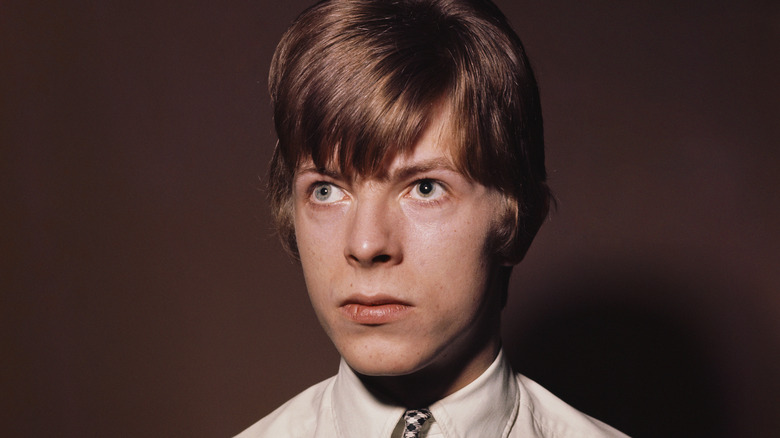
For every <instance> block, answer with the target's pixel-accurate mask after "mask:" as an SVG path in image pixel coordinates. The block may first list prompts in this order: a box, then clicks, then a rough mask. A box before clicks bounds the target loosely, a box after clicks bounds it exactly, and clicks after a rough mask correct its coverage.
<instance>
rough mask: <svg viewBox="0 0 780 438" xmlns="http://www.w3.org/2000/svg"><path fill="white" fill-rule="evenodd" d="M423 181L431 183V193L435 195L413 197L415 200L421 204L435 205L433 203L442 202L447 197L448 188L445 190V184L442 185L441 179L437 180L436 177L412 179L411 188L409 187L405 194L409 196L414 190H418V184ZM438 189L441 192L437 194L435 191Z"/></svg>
mask: <svg viewBox="0 0 780 438" xmlns="http://www.w3.org/2000/svg"><path fill="white" fill-rule="evenodd" d="M424 183H429V184H432V185H433V190H434V192H432V193H433V194H434V195H435V196H436V197H435V198H433V199H425V198H414V201H415V202H418V203H422V204H425V205H432V206H435V205H439V204H441V203H442V202H444V201H445V200H446V199H447V195H448V190H447V188H446V186H445V185H444V183H442V182H441V181H439V180H437V179H434V178H420V179H418V180H416V181H414V182H413V183H412V185H411V188H410V189H409V192H408V193H407V194H408V195H409V196H411V195H413V194H414V193H415V190H418V189H419V187H420V185H421V184H424ZM439 190H440V191H441V193H440V194H437V192H436V191H439Z"/></svg>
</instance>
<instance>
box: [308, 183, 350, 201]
mask: <svg viewBox="0 0 780 438" xmlns="http://www.w3.org/2000/svg"><path fill="white" fill-rule="evenodd" d="M344 196H345V195H344V191H343V190H341V189H340V188H338V187H336V186H335V185H333V184H331V183H327V182H318V183H315V184H314V186H313V187H312V193H311V198H312V201H314V202H316V203H318V204H330V203H333V202H337V201H340V200H342V199H344Z"/></svg>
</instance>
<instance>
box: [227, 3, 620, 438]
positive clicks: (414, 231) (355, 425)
mask: <svg viewBox="0 0 780 438" xmlns="http://www.w3.org/2000/svg"><path fill="white" fill-rule="evenodd" d="M270 91H271V97H272V101H273V105H274V117H275V123H276V131H277V134H278V137H279V143H278V146H277V149H276V151H275V154H274V157H273V161H272V164H271V173H270V191H271V199H272V204H273V209H274V213H275V217H276V221H277V226H278V229H279V232H280V234H281V236H282V239H283V241H284V242H285V244H286V246H287V248H288V249H289V250H290V252H291V253H292V254H293V255H295V256H296V257H299V258H300V261H301V265H302V267H303V273H304V277H305V280H306V285H307V288H308V290H309V295H310V298H311V302H312V304H313V306H314V309H315V311H316V313H317V316H318V318H319V320H320V322H321V323H322V326H323V327H324V329H325V331H326V332H327V334H328V336H329V337H330V338H331V340H332V341H333V343H334V344H335V346H336V348H337V349H338V351H339V353H340V354H341V356H342V358H343V359H342V362H341V366H340V369H339V372H338V375H337V376H335V377H333V378H331V379H329V380H326V381H324V382H322V383H320V384H317V385H315V386H313V387H311V388H309V389H308V390H306V391H304V392H303V393H301V394H300V395H298V396H297V397H295V398H293V399H292V400H290V401H289V402H288V403H286V404H285V405H283V406H282V407H280V408H279V409H277V410H276V411H275V412H273V413H272V414H270V415H269V416H268V417H266V418H264V419H262V420H261V421H260V422H258V423H257V424H255V425H254V426H252V427H250V428H249V429H248V430H246V431H245V432H244V433H242V434H241V435H239V436H240V437H242V438H244V437H347V438H369V437H382V438H386V437H387V438H389V437H402V436H403V437H418V436H419V437H433V436H444V437H521V436H522V437H537V436H538V437H569V436H582V437H585V436H587V437H602V436H605V437H607V436H609V437H612V436H623V435H622V434H620V433H619V432H617V431H615V430H613V429H611V428H610V427H609V426H606V425H604V424H603V423H600V422H598V421H597V420H594V419H592V418H590V417H588V416H586V415H584V414H582V413H580V412H578V411H576V410H575V409H573V408H571V407H569V406H568V405H566V404H565V403H563V402H562V401H560V400H558V399H557V398H555V397H554V396H553V395H551V394H550V393H548V392H547V391H546V390H544V389H543V388H541V387H540V386H539V385H537V384H536V383H534V382H532V381H530V380H529V379H527V378H525V377H523V376H521V375H516V374H514V373H513V372H512V371H511V368H510V366H509V364H508V363H507V361H506V359H505V358H504V356H503V354H502V353H501V340H500V337H499V327H500V324H499V321H500V315H501V310H502V308H503V307H504V304H505V301H506V293H507V284H508V279H509V275H510V273H511V269H512V266H513V265H514V264H516V263H518V262H519V261H520V260H521V259H522V258H523V256H524V255H525V253H526V250H527V249H528V247H529V245H530V244H531V241H532V239H533V237H534V235H535V234H536V232H537V230H538V229H539V226H540V225H541V223H542V222H543V220H544V219H545V217H546V215H547V211H548V204H549V199H550V194H549V190H548V188H547V185H546V183H545V178H546V176H545V168H544V150H543V149H544V144H543V136H542V117H541V108H540V104H539V96H538V91H537V86H536V82H535V79H534V76H533V73H532V71H531V68H530V66H529V64H528V59H527V58H526V56H525V53H524V51H523V48H522V44H521V42H520V40H519V38H518V37H517V35H516V34H515V33H514V32H513V31H512V30H511V28H510V27H509V25H508V24H507V22H506V19H505V18H504V16H503V15H502V14H501V12H500V11H499V10H498V9H497V8H496V7H495V6H494V5H493V4H492V3H490V2H489V1H487V0H397V1H387V0H331V1H324V2H321V3H318V4H317V5H315V6H314V7H312V8H311V9H309V10H307V11H305V12H304V13H303V14H302V15H301V16H300V17H299V18H298V19H297V20H296V21H295V23H294V24H293V25H292V27H291V28H290V29H289V30H288V31H287V33H286V34H285V35H284V37H283V39H282V41H281V43H280V44H279V47H278V48H277V50H276V54H275V55H274V59H273V64H272V67H271V74H270Z"/></svg>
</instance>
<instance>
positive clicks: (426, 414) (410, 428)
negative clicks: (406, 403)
mask: <svg viewBox="0 0 780 438" xmlns="http://www.w3.org/2000/svg"><path fill="white" fill-rule="evenodd" d="M429 418H431V411H429V410H427V409H410V410H408V411H406V412H404V422H405V423H406V425H405V426H404V438H418V436H419V434H420V429H422V426H423V423H425V421H426V420H428V419H429Z"/></svg>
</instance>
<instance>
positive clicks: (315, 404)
mask: <svg viewBox="0 0 780 438" xmlns="http://www.w3.org/2000/svg"><path fill="white" fill-rule="evenodd" d="M428 409H429V410H430V411H431V413H432V414H433V418H432V419H430V420H428V421H427V422H426V423H425V425H424V426H423V430H422V433H421V438H433V437H444V438H476V437H489V438H494V437H502V438H520V437H523V438H532V437H550V438H552V437H554V438H569V437H582V438H585V437H625V436H626V435H624V434H622V433H620V432H618V431H617V430H615V429H613V428H611V427H609V426H607V425H606V424H604V423H602V422H600V421H598V420H596V419H593V418H591V417H589V416H587V415H585V414H583V413H581V412H579V411H577V410H576V409H574V408H572V407H571V406H569V405H567V404H566V403H564V402H563V401H561V400H560V399H558V398H557V397H555V396H554V395H552V394H551V393H550V392H549V391H547V390H546V389H544V388H542V387H541V386H540V385H539V384H537V383H536V382H534V381H532V380H530V379H528V378H527V377H525V376H523V375H520V374H515V373H514V372H513V371H512V368H511V366H510V365H509V363H508V361H507V360H506V359H505V357H504V355H503V352H500V353H499V354H498V357H497V358H496V360H495V361H493V363H492V364H491V365H490V367H489V368H488V369H487V370H485V372H484V373H482V375H481V376H479V377H478V378H477V379H476V380H474V381H473V382H471V383H469V384H468V385H467V386H465V387H463V388H461V389H460V390H458V391H456V392H455V393H453V394H451V395H449V396H447V397H445V398H443V399H441V400H439V401H437V402H436V403H433V404H432V405H431V406H429V407H428ZM405 410H406V409H405V408H404V407H402V406H395V405H390V404H387V403H385V402H382V401H380V400H378V399H377V398H376V397H375V396H374V395H372V394H371V393H370V392H368V390H367V389H366V388H365V386H363V384H362V383H361V381H360V379H359V378H358V377H357V375H355V373H354V371H352V369H351V368H350V367H349V366H348V365H347V364H346V362H344V360H343V359H342V361H341V364H340V366H339V372H338V374H337V375H336V376H334V377H331V378H330V379H328V380H325V381H323V382H320V383H318V384H316V385H314V386H312V387H311V388H309V389H307V390H305V391H304V392H302V393H300V394H299V395H297V396H296V397H294V398H293V399H291V400H290V401H288V402H287V403H285V404H284V405H282V406H281V407H279V408H278V409H277V410H275V411H274V412H272V413H271V414H269V415H268V416H267V417H265V418H263V419H262V420H260V421H259V422H257V423H255V424H254V425H252V426H251V427H250V428H249V429H247V430H245V431H244V432H242V433H241V434H239V435H238V436H236V438H266V437H267V438H271V437H273V438H278V437H290V438H304V437H306V438H374V437H376V438H396V437H401V436H402V428H403V413H404V411H405Z"/></svg>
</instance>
